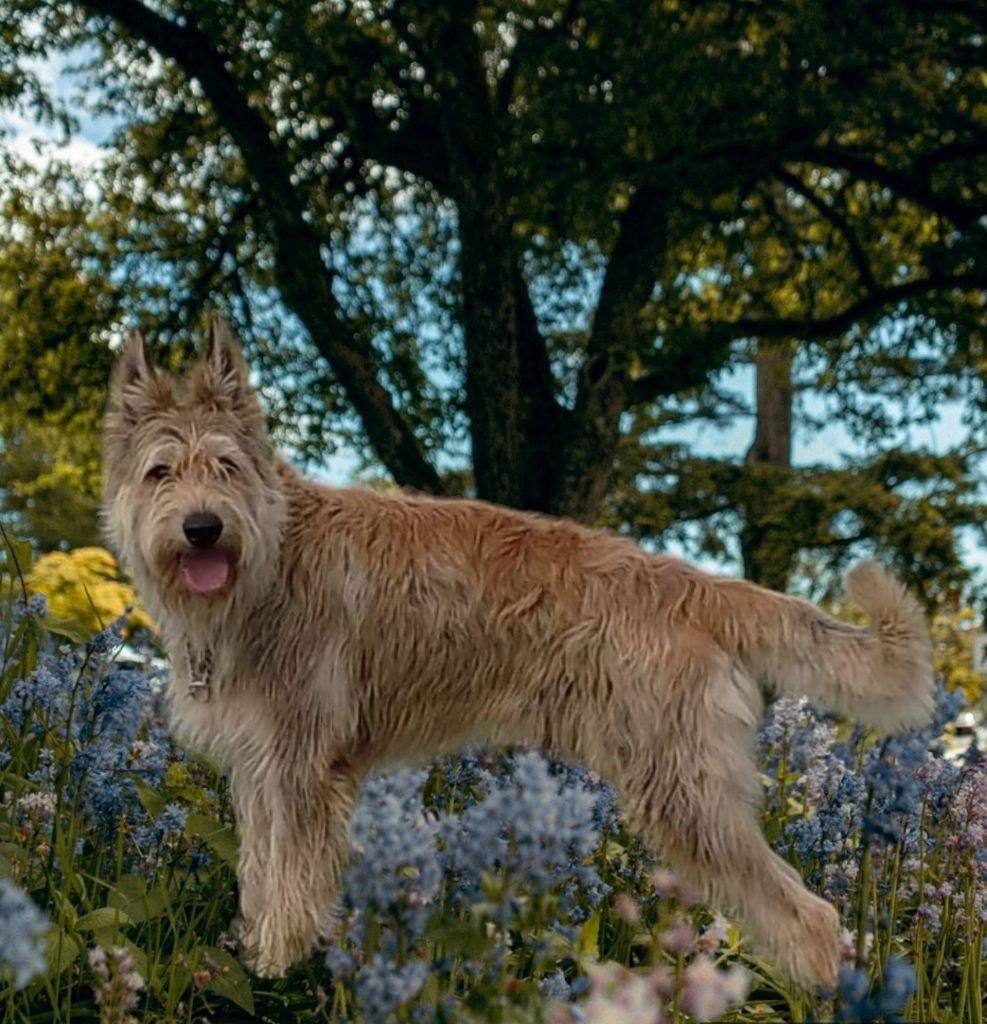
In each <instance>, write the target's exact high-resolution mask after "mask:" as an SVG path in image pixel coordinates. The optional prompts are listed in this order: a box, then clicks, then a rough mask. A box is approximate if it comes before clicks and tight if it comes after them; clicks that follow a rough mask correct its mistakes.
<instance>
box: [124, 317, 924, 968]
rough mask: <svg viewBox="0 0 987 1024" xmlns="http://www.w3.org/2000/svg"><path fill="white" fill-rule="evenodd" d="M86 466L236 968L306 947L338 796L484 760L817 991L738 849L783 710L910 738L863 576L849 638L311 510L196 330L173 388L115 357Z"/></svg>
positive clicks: (361, 507) (474, 536)
mask: <svg viewBox="0 0 987 1024" xmlns="http://www.w3.org/2000/svg"><path fill="white" fill-rule="evenodd" d="M105 445H106V450H105V472H106V482H105V520H106V530H107V535H108V537H109V538H110V539H111V542H112V543H113V545H114V546H115V547H116V549H117V550H118V551H119V552H120V553H121V555H122V557H123V559H124V561H125V562H126V564H127V565H128V566H129V567H130V569H131V570H132V571H133V573H134V575H135V578H136V580H137V582H138V584H139V586H140V588H141V592H142V593H143V595H144V597H145V599H146V601H147V603H148V607H149V608H150V610H151V611H152V614H153V616H154V618H155V621H156V622H157V623H158V624H159V626H160V629H161V634H162V638H163V640H164V643H165V645H166V647H167V649H168V651H169V653H170V656H171V659H172V662H173V666H174V676H173V681H172V692H171V701H172V707H173V713H174V718H175V723H176V726H177V727H178V729H179V731H180V733H181V734H182V735H183V736H184V737H185V738H186V740H187V741H188V742H189V743H190V744H192V745H193V746H195V747H196V748H198V749H200V750H202V751H204V752H206V753H207V754H209V755H210V756H212V757H214V758H216V759H217V760H218V761H220V762H221V763H222V765H223V766H224V768H225V770H226V771H227V772H228V773H229V776H230V781H231V786H232V793H233V800H234V805H235V810H236V814H237V822H238V827H239V830H240V842H241V848H240V863H239V869H238V878H239V884H240V910H241V914H240V919H239V922H238V935H239V938H240V941H241V944H242V948H243V951H244V956H245V959H246V960H247V962H248V963H249V964H251V965H252V966H253V967H254V969H255V970H257V971H258V972H260V973H263V974H272V975H276V974H282V973H283V972H284V971H285V970H286V969H287V968H288V967H289V965H290V964H291V963H292V962H293V960H295V959H297V958H298V957H300V956H302V955H303V954H304V953H305V951H306V950H307V948H308V947H309V946H310V945H311V943H312V942H313V941H314V940H315V938H316V936H317V934H318V932H319V929H320V927H321V925H322V922H323V919H324V915H325V913H326V912H327V911H328V910H329V909H330V908H331V906H332V903H333V896H334V894H335V891H336V888H337V885H338V882H339V876H340V872H341V870H342V867H343V863H344V859H345V856H346V850H347V832H348V823H349V818H350V815H351V813H352V810H353V806H354V802H355V799H356V795H357V793H358V790H359V785H360V780H361V779H362V778H363V777H364V775H365V774H366V773H367V772H368V771H370V770H371V769H372V768H374V767H377V766H379V765H381V764H385V763H388V762H392V761H395V760H400V759H405V758H417V757H423V756H428V755H430V754H433V753H435V752H437V751H440V750H444V749H449V748H451V747H456V746H459V745H461V744H464V743H466V742H468V741H470V740H473V739H485V740H490V741H500V742H529V743H533V744H537V745H539V746H540V747H542V748H543V749H545V750H546V751H549V752H551V753H555V754H557V755H559V756H563V757H572V758H578V759H581V760H583V761H585V762H587V763H588V764H589V765H591V766H592V767H593V768H595V769H597V770H598V771H600V772H601V773H604V774H606V775H608V776H609V777H610V778H611V779H612V780H613V781H614V782H615V784H616V785H617V786H618V788H619V790H620V793H621V797H622V801H623V806H624V808H625V810H626V813H627V814H628V816H629V818H630V820H631V821H632V822H633V823H634V825H635V826H636V827H637V828H638V829H639V830H640V831H641V833H642V834H643V835H644V836H645V837H646V838H647V839H648V840H649V841H650V842H651V843H652V844H653V845H654V846H655V848H656V849H660V850H661V851H662V852H663V853H665V854H666V855H667V856H668V857H669V859H670V860H671V861H672V862H673V863H674V864H675V865H676V866H677V867H678V868H679V870H680V871H681V872H682V873H683V875H684V876H685V877H686V879H687V880H688V881H689V882H690V884H692V885H694V886H695V887H696V888H697V889H699V890H700V891H702V892H704V893H705V894H706V896H707V897H708V898H709V899H710V900H711V901H713V902H714V903H716V904H717V905H719V906H722V907H724V908H726V909H729V910H732V911H733V912H735V913H736V914H737V916H738V917H739V919H740V921H741V923H742V925H743V927H744V928H745V929H746V932H747V934H748V936H749V938H750V939H751V941H752V942H753V943H755V944H756V945H757V947H758V948H760V949H762V950H764V951H765V952H766V953H768V954H769V955H770V956H772V957H773V958H774V959H775V960H776V961H777V962H778V964H779V966H780V967H782V968H783V969H784V970H785V971H786V972H787V973H788V974H789V975H790V976H791V977H792V978H793V979H794V980H795V981H796V982H798V983H800V984H803V985H806V986H819V985H830V986H831V985H833V984H834V983H835V979H836V969H837V960H838V955H837V953H838V951H837V918H836V914H835V912H834V911H833V909H832V908H831V907H829V906H828V905H827V904H826V903H824V902H823V901H822V900H820V899H818V898H817V897H815V896H813V895H811V894H810V893H809V892H808V891H807V890H806V889H805V888H804V886H803V884H802V882H801V880H800V879H799V877H798V875H797V874H796V873H795V872H794V871H793V870H792V868H791V867H789V866H788V865H787V864H785V863H784V862H783V861H782V860H781V859H780V858H778V857H777V856H776V855H775V854H774V853H772V852H771V850H770V849H769V847H768V845H767V844H766V842H765V840H764V838H763V836H762V835H761V832H760V829H759V827H758V824H757V822H758V808H759V799H760V787H759V784H758V780H757V775H756V771H755V764H754V737H755V732H756V729H757V726H758V723H759V722H760V719H761V716H762V714H763V710H764V703H765V701H766V700H768V699H771V698H772V697H774V696H776V695H780V694H782V693H793V694H804V695H806V696H808V697H810V698H811V699H812V700H814V701H816V702H817V703H819V704H821V705H823V706H826V707H829V708H832V709H834V710H837V711H839V712H841V713H845V714H848V715H853V716H855V717H857V718H860V719H861V720H863V721H865V722H868V723H870V724H873V725H875V726H878V727H880V728H886V729H893V728H899V727H909V726H915V725H920V724H923V723H925V722H926V721H927V720H928V719H929V717H930V714H931V708H932V670H931V655H930V649H929V642H928V637H927V634H926V631H925V625H924V622H923V620H922V616H921V614H920V612H919V609H918V606H917V605H916V604H915V602H914V600H913V599H912V598H911V597H910V596H909V595H908V594H907V593H905V591H904V590H903V588H901V586H900V585H899V584H898V583H897V582H896V581H895V580H894V579H893V578H891V577H890V576H889V575H887V574H886V573H885V572H884V571H883V570H882V569H880V568H879V567H878V566H876V565H873V564H867V565H865V566H862V567H858V569H856V570H855V571H854V573H853V574H852V575H851V579H850V583H851V594H852V595H853V596H854V597H855V598H856V599H857V600H858V601H859V602H860V603H861V605H862V606H863V607H864V609H865V610H866V611H868V613H869V614H870V615H871V618H872V626H873V628H872V630H867V629H862V628H859V627H855V626H851V625H848V624H846V623H843V622H839V621H837V620H835V619H833V618H831V617H830V616H828V615H826V614H824V613H823V612H821V611H819V610H818V609H817V608H815V607H814V606H812V605H810V604H808V603H806V602H804V601H800V600H797V599H794V598H790V597H785V596H783V595H780V594H775V593H772V592H770V591H766V590H764V589H762V588H759V587H756V586H754V585H753V584H750V583H746V582H743V581H739V580H725V579H719V578H717V577H714V576H711V575H709V574H707V573H705V572H702V571H701V570H699V569H697V568H695V567H693V566H691V565H689V564H687V563H686V562H683V561H680V560H678V559H674V558H666V557H657V556H654V555H650V554H648V553H646V552H644V551H642V550H641V549H640V548H639V547H637V546H636V545H635V544H633V543H632V542H630V541H628V540H626V539H623V538H620V537H616V536H613V535H610V534H607V533H603V532H600V531H594V530H590V529H586V528H584V527H581V526H577V525H575V524H573V523H571V522H567V521H564V520H556V519H551V518H548V517H543V516H536V515H531V514H525V513H522V512H516V511H513V510H510V509H506V508H500V507H497V506H493V505H488V504H484V503H482V502H476V501H465V500H463V501H453V500H434V499H429V498H422V497H408V496H399V495H394V494H385V493H378V492H375V491H371V490H365V489H335V488H328V487H322V486H319V485H317V484H314V483H311V482H309V481H307V480H305V479H303V478H302V477H301V476H299V475H298V474H297V473H296V472H295V471H294V470H293V469H291V468H290V467H289V466H288V465H287V464H286V463H284V462H283V461H282V460H280V459H278V458H277V457H276V456H275V455H274V453H273V452H272V450H271V447H270V444H269V442H268V441H267V439H266V437H265V435H264V431H263V425H262V418H261V414H260V409H259V406H258V404H257V400H256V397H255V396H254V395H253V393H252V392H251V390H250V388H249V387H248V385H247V380H246V371H245V369H244V366H243V361H242V358H241V356H240V353H239V351H238V349H237V347H236V345H235V342H234V341H233V339H232V338H231V337H230V335H229V332H228V329H227V328H226V327H225V325H223V324H222V323H221V322H217V323H216V324H214V327H213V332H212V339H211V342H210V347H209V351H208V352H207V354H206V356H205V357H204V358H203V359H202V361H201V362H200V363H199V365H198V366H197V367H196V368H195V369H194V370H193V371H192V374H191V375H190V377H189V378H188V379H187V380H175V379H173V378H170V377H167V376H166V375H164V374H162V373H160V372H159V371H156V370H154V369H153V368H152V367H151V366H150V364H149V363H148V361H147V357H146V352H145V349H144V346H143V343H142V341H141V340H140V339H139V338H133V339H131V341H130V343H129V344H128V346H127V348H126V350H125V351H124V353H123V354H122V355H121V357H120V360H119V363H118V366H117V369H116V371H115V374H114V379H113V382H112V386H111V394H110V400H109V405H108V410H107V416H106V432H105ZM197 513H212V514H215V515H216V516H217V517H218V518H219V519H220V520H221V521H222V524H223V533H222V536H221V537H220V538H219V540H218V541H217V542H216V546H217V548H219V549H221V551H222V553H223V555H224V556H225V557H228V559H229V562H230V566H231V570H230V574H229V579H228V581H227V582H226V583H225V584H224V585H223V587H222V589H221V590H219V591H218V592H216V593H210V594H208V595H205V594H202V593H198V592H196V591H195V590H194V589H192V588H190V586H189V584H188V579H187V577H186V576H184V575H183V573H182V572H181V571H180V564H181V559H182V558H183V557H186V555H187V553H188V550H189V540H188V534H187V530H186V532H183V530H185V528H186V526H187V517H189V516H190V515H193V514H197ZM183 524H185V526H183ZM197 665H198V666H201V665H208V666H209V669H208V676H209V678H208V679H207V680H206V683H207V687H206V696H207V697H209V698H210V699H205V700H204V699H203V698H202V694H201V692H200V693H196V692H194V691H192V690H190V683H191V682H192V677H193V675H195V674H196V667H197ZM199 674H202V673H201V671H200V673H199Z"/></svg>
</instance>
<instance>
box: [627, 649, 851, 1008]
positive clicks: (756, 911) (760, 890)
mask: <svg viewBox="0 0 987 1024" xmlns="http://www.w3.org/2000/svg"><path fill="white" fill-rule="evenodd" d="M663 690H664V693H663V694H662V697H664V699H663V700H662V699H659V702H658V703H659V704H661V705H663V707H661V708H660V709H657V710H660V711H663V712H664V713H663V714H662V716H661V718H660V719H659V720H658V721H657V723H656V728H655V731H654V733H653V734H652V737H651V743H650V745H649V746H648V748H647V749H646V750H643V751H642V750H639V751H638V752H637V753H636V755H635V757H633V758H631V759H630V760H629V762H628V763H627V766H626V769H625V770H624V771H622V772H620V773H619V775H620V780H619V781H620V785H621V787H622V788H623V790H624V794H623V799H624V801H625V805H626V807H627V811H628V815H629V817H630V819H631V823H632V824H633V825H635V826H636V827H637V828H638V829H639V831H640V832H641V833H642V835H643V836H644V838H645V839H646V840H647V841H650V842H651V843H653V844H654V846H655V848H656V849H657V850H658V851H659V852H661V853H664V854H666V855H667V857H668V859H669V860H670V862H671V863H672V866H673V867H675V868H676V869H677V871H678V872H679V873H680V875H681V876H682V878H683V880H684V881H685V882H686V883H687V885H689V886H690V888H693V889H695V890H696V891H697V893H699V894H701V895H702V896H703V897H704V898H705V899H707V900H708V901H709V902H710V903H712V904H713V905H715V906H718V907H719V908H721V909H723V910H724V911H727V912H732V913H734V914H735V915H736V916H737V918H738V919H739V921H740V924H741V926H742V929H743V931H744V934H745V936H746V937H747V938H749V939H750V941H751V944H752V946H753V947H755V948H756V949H757V950H758V951H761V952H763V953H765V954H767V955H768V956H769V957H770V959H771V960H772V961H773V962H774V963H776V964H777V965H778V966H779V967H780V968H781V969H782V970H783V971H784V972H785V973H786V974H787V975H788V976H789V977H790V978H791V979H792V980H793V981H795V982H796V983H798V984H800V985H802V986H805V987H807V988H819V987H829V988H833V987H834V986H835V983H836V974H837V968H838V959H839V958H838V929H839V921H838V917H837V914H836V911H835V910H834V909H833V908H832V907H831V906H830V905H829V904H828V903H826V902H825V901H823V900H821V899H819V898H818V897H816V896H813V895H812V894H811V893H810V892H808V890H807V889H806V888H805V886H804V885H803V884H802V880H801V878H799V876H798V874H797V872H796V871H795V870H794V869H793V868H792V867H790V866H789V865H788V864H786V863H785V861H783V860H782V859H781V858H780V857H779V856H777V855H776V854H775V853H774V852H773V851H772V850H771V848H770V847H769V846H768V844H767V842H766V840H765V838H764V835H763V834H762V832H761V828H760V826H759V822H758V818H759V806H760V797H761V789H760V784H759V782H758V778H757V774H756V766H755V762H754V734H755V727H756V723H757V719H758V716H759V715H758V713H759V710H760V709H759V706H758V705H759V697H758V695H757V693H756V690H755V689H754V688H753V685H752V684H751V682H750V680H749V679H748V678H747V677H746V676H745V675H744V673H742V672H740V671H739V670H737V669H736V668H734V667H733V666H730V665H729V664H726V663H725V661H724V660H723V659H719V658H715V657H714V658H711V659H703V658H699V659H698V662H697V660H696V659H695V658H694V657H690V662H689V664H688V665H685V664H684V663H683V664H682V665H680V666H679V672H678V673H677V674H676V675H675V677H673V678H668V677H666V686H665V687H663ZM669 697H672V698H674V699H672V700H669ZM641 710H643V709H641ZM643 717H644V716H643V715H641V716H639V720H640V718H643Z"/></svg>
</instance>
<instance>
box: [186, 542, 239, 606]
mask: <svg viewBox="0 0 987 1024" xmlns="http://www.w3.org/2000/svg"><path fill="white" fill-rule="evenodd" d="M179 564H180V565H181V569H182V577H183V578H184V580H185V584H186V586H187V587H188V588H189V590H191V591H193V592H194V593H196V594H204V595H209V594H218V593H219V592H220V591H221V590H222V589H223V587H225V586H226V583H227V581H228V580H229V578H230V568H231V566H232V560H231V558H230V555H229V552H227V551H222V550H220V549H219V548H208V549H206V550H204V551H186V552H184V553H183V554H182V556H181V558H180V559H179Z"/></svg>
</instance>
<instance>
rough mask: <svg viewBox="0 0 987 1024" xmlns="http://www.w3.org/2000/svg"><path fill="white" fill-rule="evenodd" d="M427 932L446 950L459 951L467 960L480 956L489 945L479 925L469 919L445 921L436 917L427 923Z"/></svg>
mask: <svg viewBox="0 0 987 1024" xmlns="http://www.w3.org/2000/svg"><path fill="white" fill-rule="evenodd" d="M428 934H429V936H430V938H432V939H433V940H434V942H435V943H436V944H437V945H440V946H442V947H443V948H444V949H445V950H446V951H447V952H450V953H459V954H460V955H461V956H463V957H465V958H466V959H467V960H472V959H475V958H476V957H480V956H482V955H483V954H484V953H485V952H486V951H487V950H488V949H489V947H490V941H489V939H487V937H486V935H485V934H484V932H483V931H481V929H480V926H479V925H477V924H473V923H471V922H469V921H445V920H443V919H442V918H438V917H437V918H434V919H433V920H432V922H431V923H430V924H429V928H428Z"/></svg>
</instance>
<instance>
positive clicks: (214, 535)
mask: <svg viewBox="0 0 987 1024" xmlns="http://www.w3.org/2000/svg"><path fill="white" fill-rule="evenodd" d="M182 532H183V533H184V534H185V539H186V540H187V541H188V542H189V544H191V545H192V547H194V548H210V547H212V546H213V544H215V543H216V541H218V540H219V537H220V534H221V533H222V532H223V520H222V519H220V518H219V516H217V515H213V513H212V512H193V513H192V514H191V515H187V516H186V517H185V521H184V522H183V523H182Z"/></svg>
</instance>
